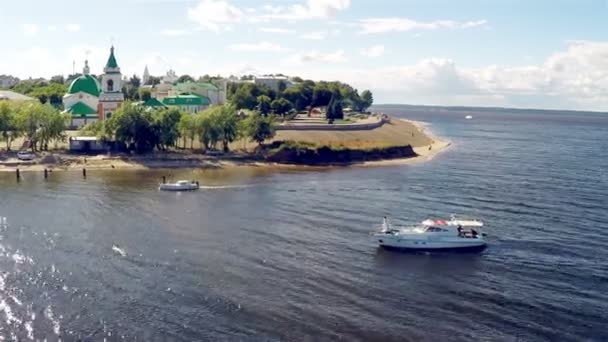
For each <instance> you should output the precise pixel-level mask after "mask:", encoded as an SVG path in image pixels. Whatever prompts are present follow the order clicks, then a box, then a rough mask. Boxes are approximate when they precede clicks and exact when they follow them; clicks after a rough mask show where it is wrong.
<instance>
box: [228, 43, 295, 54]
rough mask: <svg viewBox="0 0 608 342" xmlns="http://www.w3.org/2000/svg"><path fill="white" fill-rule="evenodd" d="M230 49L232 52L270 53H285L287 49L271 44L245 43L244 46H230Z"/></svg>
mask: <svg viewBox="0 0 608 342" xmlns="http://www.w3.org/2000/svg"><path fill="white" fill-rule="evenodd" d="M228 48H229V49H230V50H232V51H270V52H278V51H285V50H286V49H285V48H282V47H281V46H280V45H277V44H273V43H269V42H260V43H244V44H233V45H230V46H228Z"/></svg>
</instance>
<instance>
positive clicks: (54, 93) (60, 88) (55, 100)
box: [28, 83, 68, 108]
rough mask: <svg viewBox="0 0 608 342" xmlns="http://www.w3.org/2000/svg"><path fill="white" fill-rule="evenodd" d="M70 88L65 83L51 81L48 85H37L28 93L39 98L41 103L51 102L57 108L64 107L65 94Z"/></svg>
mask: <svg viewBox="0 0 608 342" xmlns="http://www.w3.org/2000/svg"><path fill="white" fill-rule="evenodd" d="M67 91H68V88H67V87H66V86H65V85H64V84H63V83H50V84H48V85H46V86H42V87H36V88H34V89H32V91H31V92H30V93H29V94H28V95H29V96H32V97H35V98H37V99H38V100H39V101H40V103H43V104H44V103H47V102H48V103H50V104H51V105H53V106H54V107H56V108H62V107H63V95H65V93H67Z"/></svg>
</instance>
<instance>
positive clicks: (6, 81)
mask: <svg viewBox="0 0 608 342" xmlns="http://www.w3.org/2000/svg"><path fill="white" fill-rule="evenodd" d="M17 83H19V79H18V78H17V77H13V76H11V75H0V88H5V89H6V88H10V87H12V86H14V85H15V84H17Z"/></svg>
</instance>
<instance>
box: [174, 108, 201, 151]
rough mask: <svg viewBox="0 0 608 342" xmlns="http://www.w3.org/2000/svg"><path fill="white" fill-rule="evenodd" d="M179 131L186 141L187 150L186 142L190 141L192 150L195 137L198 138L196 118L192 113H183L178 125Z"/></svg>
mask: <svg viewBox="0 0 608 342" xmlns="http://www.w3.org/2000/svg"><path fill="white" fill-rule="evenodd" d="M177 129H178V131H179V135H180V137H181V138H182V139H184V140H183V141H184V148H186V140H187V139H190V148H192V147H193V146H192V145H193V143H194V137H195V136H196V129H195V125H194V117H193V116H192V114H190V113H182V116H181V117H180V119H179V123H178V124H177Z"/></svg>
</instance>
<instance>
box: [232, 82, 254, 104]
mask: <svg viewBox="0 0 608 342" xmlns="http://www.w3.org/2000/svg"><path fill="white" fill-rule="evenodd" d="M256 92H257V90H256V86H255V84H253V83H243V84H241V85H240V87H239V88H238V89H236V91H235V92H234V94H233V95H232V97H231V99H230V102H231V103H232V104H233V105H234V106H235V107H236V109H255V106H256V105H257V99H256V97H257V96H259V94H256Z"/></svg>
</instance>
